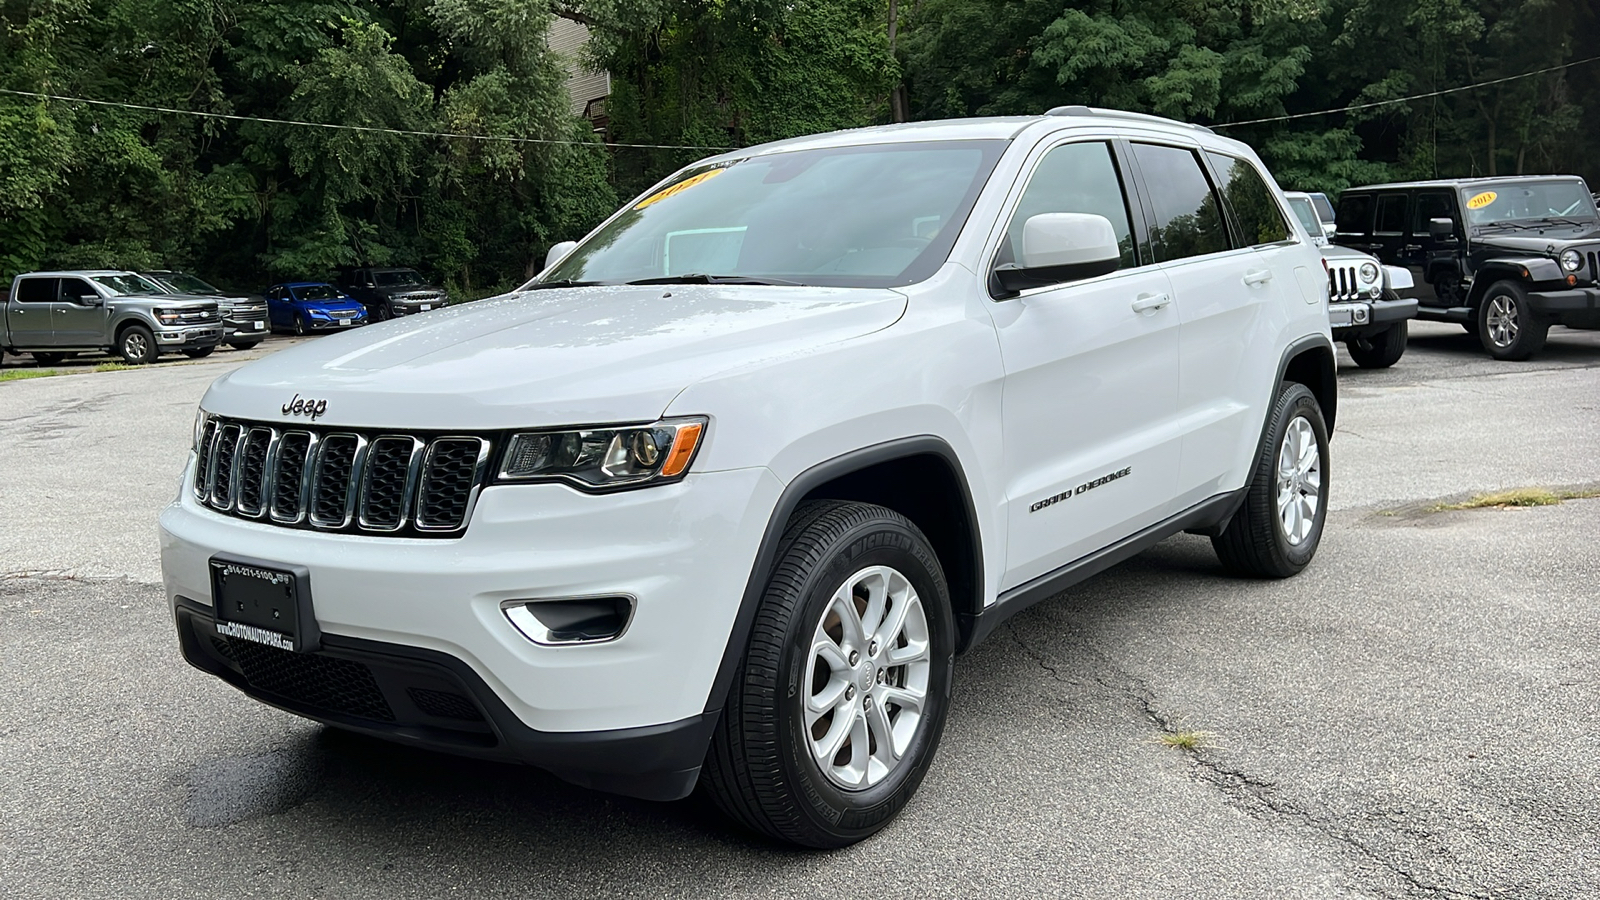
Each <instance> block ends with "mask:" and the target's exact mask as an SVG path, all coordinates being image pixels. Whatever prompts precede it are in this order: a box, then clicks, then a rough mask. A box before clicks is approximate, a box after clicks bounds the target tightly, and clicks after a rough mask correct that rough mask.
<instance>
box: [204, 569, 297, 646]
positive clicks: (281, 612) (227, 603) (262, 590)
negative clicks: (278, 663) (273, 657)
mask: <svg viewBox="0 0 1600 900" xmlns="http://www.w3.org/2000/svg"><path fill="white" fill-rule="evenodd" d="M301 582H302V579H301V578H299V577H297V576H296V574H295V573H294V572H288V571H285V570H283V569H275V568H270V567H267V566H258V565H254V564H250V563H244V562H236V561H232V560H227V559H212V560H211V599H212V603H213V604H214V606H213V607H212V610H213V615H215V617H216V627H217V634H218V635H221V636H222V637H230V638H238V639H240V640H245V641H253V642H255V643H257V644H265V645H266V646H268V647H276V648H278V649H279V650H289V651H296V650H306V649H309V648H307V647H305V646H303V643H304V642H303V641H302V640H301V632H302V629H301V623H300V609H301V601H302V600H307V601H309V599H310V598H309V597H305V598H302V597H301V596H300V586H301Z"/></svg>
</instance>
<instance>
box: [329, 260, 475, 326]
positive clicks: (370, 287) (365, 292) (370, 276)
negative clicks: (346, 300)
mask: <svg viewBox="0 0 1600 900" xmlns="http://www.w3.org/2000/svg"><path fill="white" fill-rule="evenodd" d="M339 287H340V288H342V289H344V292H345V293H346V294H349V295H350V296H352V297H354V298H356V299H357V300H359V301H360V302H361V305H362V306H365V307H366V308H367V316H368V317H369V318H370V319H371V321H374V322H381V321H383V320H384V319H392V318H395V317H396V316H409V315H411V314H412V313H419V312H427V311H428V310H430V309H438V308H439V307H441V306H445V305H447V304H448V303H449V302H450V296H449V295H448V294H446V293H445V290H444V288H442V287H438V286H436V285H432V284H429V283H428V280H427V279H426V278H423V277H422V275H421V273H419V272H418V271H417V270H416V269H401V268H377V267H370V268H361V269H345V270H343V271H341V272H340V273H339Z"/></svg>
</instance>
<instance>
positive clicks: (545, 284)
mask: <svg viewBox="0 0 1600 900" xmlns="http://www.w3.org/2000/svg"><path fill="white" fill-rule="evenodd" d="M605 283H606V282H604V281H576V280H574V279H571V278H565V279H562V280H561V281H541V282H539V283H538V284H530V285H527V286H525V287H523V288H522V289H523V290H524V291H542V290H544V289H545V288H567V287H598V286H600V285H602V284H605Z"/></svg>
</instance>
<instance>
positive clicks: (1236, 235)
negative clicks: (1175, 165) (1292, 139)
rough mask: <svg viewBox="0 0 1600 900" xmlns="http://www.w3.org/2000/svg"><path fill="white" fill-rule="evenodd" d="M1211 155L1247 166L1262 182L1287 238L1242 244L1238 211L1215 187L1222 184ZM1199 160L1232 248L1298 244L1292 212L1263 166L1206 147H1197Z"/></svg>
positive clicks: (1314, 209)
mask: <svg viewBox="0 0 1600 900" xmlns="http://www.w3.org/2000/svg"><path fill="white" fill-rule="evenodd" d="M1212 154H1215V155H1217V156H1223V157H1227V158H1228V159H1231V160H1233V161H1234V162H1238V163H1242V164H1244V165H1246V166H1249V167H1250V169H1251V170H1252V171H1254V172H1255V173H1256V177H1257V178H1258V179H1260V180H1261V186H1262V187H1264V188H1266V189H1267V195H1268V196H1269V197H1271V198H1272V202H1273V204H1274V205H1275V206H1276V207H1277V208H1278V216H1279V217H1280V218H1282V219H1283V220H1284V222H1283V224H1284V228H1285V229H1287V230H1288V232H1289V236H1288V237H1287V238H1282V239H1280V240H1276V241H1267V242H1266V243H1264V244H1250V243H1246V242H1245V241H1246V237H1245V233H1244V225H1243V224H1242V223H1241V222H1240V219H1239V214H1238V212H1237V211H1236V210H1234V208H1233V201H1232V200H1230V199H1228V192H1227V191H1225V190H1223V189H1221V188H1219V187H1218V185H1220V184H1222V183H1223V180H1222V173H1221V172H1218V171H1217V170H1216V167H1215V166H1214V165H1213V164H1212V162H1211V156H1212ZM1200 158H1201V159H1202V160H1204V162H1205V167H1206V175H1207V176H1208V177H1209V178H1210V179H1211V190H1212V192H1213V193H1214V194H1215V195H1216V196H1217V198H1218V200H1219V201H1220V205H1221V208H1222V210H1223V218H1224V219H1226V220H1227V222H1228V240H1229V242H1231V243H1232V244H1233V249H1235V250H1255V249H1257V248H1260V247H1293V246H1294V245H1296V244H1298V243H1300V238H1299V237H1297V236H1296V235H1295V231H1294V224H1293V222H1294V220H1293V219H1292V218H1291V217H1292V216H1294V211H1293V210H1289V209H1285V208H1284V207H1285V205H1286V201H1285V200H1284V197H1283V192H1282V190H1281V189H1280V190H1278V191H1276V192H1274V191H1273V189H1272V185H1273V182H1271V181H1268V180H1267V178H1268V176H1267V173H1266V172H1265V171H1263V169H1262V167H1260V166H1257V165H1256V164H1255V163H1253V162H1251V161H1250V160H1249V159H1248V158H1246V157H1243V156H1239V155H1238V154H1235V153H1228V152H1227V151H1224V150H1212V149H1210V148H1208V147H1201V148H1200ZM1311 211H1312V213H1313V214H1315V213H1316V211H1317V205H1316V204H1315V203H1312V204H1311ZM1208 255H1209V254H1208Z"/></svg>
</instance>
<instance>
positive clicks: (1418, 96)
mask: <svg viewBox="0 0 1600 900" xmlns="http://www.w3.org/2000/svg"><path fill="white" fill-rule="evenodd" d="M1597 59H1600V56H1591V57H1589V58H1588V59H1577V60H1573V61H1572V62H1569V63H1562V64H1561V65H1559V66H1549V67H1547V68H1543V69H1539V70H1537V71H1534V72H1523V73H1522V74H1521V75H1507V76H1506V77H1504V78H1495V79H1491V80H1489V81H1480V82H1478V83H1477V84H1464V85H1461V86H1460V87H1453V88H1445V89H1444V90H1442V91H1429V92H1428V93H1426V94H1412V95H1411V96H1409V97H1396V98H1394V99H1393V100H1375V101H1373V102H1371V103H1357V104H1354V105H1352V106H1341V107H1338V108H1336V109H1319V110H1317V111H1316V112H1303V113H1294V114H1293V115H1287V116H1269V117H1267V118H1265V119H1246V120H1244V121H1243V122H1223V123H1220V124H1217V125H1212V126H1211V127H1212V128H1232V127H1234V126H1236V125H1260V124H1262V123H1264V122H1287V121H1288V120H1290V119H1305V118H1309V117H1311V116H1325V115H1327V114H1329V113H1341V112H1355V111H1356V110H1358V109H1372V108H1373V107H1375V106H1391V105H1393V104H1395V103H1409V102H1410V101H1412V100H1426V99H1427V98H1429V97H1439V96H1442V95H1444V94H1458V93H1460V92H1462V91H1471V90H1476V89H1478V88H1481V87H1488V86H1489V85H1491V84H1504V83H1506V82H1508V81H1517V80H1518V79H1522V78H1532V77H1533V76H1535V75H1543V74H1545V73H1547V72H1555V71H1558V70H1560V69H1570V68H1572V67H1573V66H1581V65H1583V64H1584V63H1591V62H1594V61H1595V60H1597Z"/></svg>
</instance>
